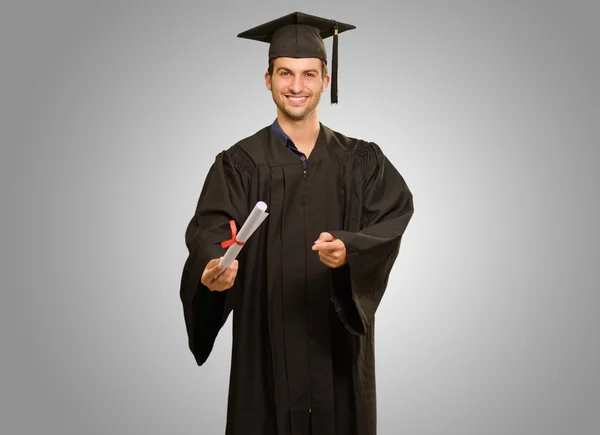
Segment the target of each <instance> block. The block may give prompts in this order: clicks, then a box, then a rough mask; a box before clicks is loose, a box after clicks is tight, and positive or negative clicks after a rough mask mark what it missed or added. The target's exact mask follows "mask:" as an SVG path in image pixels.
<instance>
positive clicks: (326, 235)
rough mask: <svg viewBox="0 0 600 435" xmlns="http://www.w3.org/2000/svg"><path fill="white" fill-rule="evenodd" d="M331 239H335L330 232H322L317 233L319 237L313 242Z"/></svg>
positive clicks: (329, 240)
mask: <svg viewBox="0 0 600 435" xmlns="http://www.w3.org/2000/svg"><path fill="white" fill-rule="evenodd" d="M333 240H335V237H333V236H332V235H331V234H330V233H327V232H324V233H321V234H319V238H318V239H317V240H315V243H321V242H331V241H333Z"/></svg>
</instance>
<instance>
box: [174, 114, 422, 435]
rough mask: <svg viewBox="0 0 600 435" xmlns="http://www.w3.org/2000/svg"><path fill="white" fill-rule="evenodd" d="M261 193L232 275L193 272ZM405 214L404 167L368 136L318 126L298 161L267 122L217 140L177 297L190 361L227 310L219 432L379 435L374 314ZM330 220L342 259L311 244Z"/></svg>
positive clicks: (201, 356)
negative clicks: (224, 284)
mask: <svg viewBox="0 0 600 435" xmlns="http://www.w3.org/2000/svg"><path fill="white" fill-rule="evenodd" d="M258 201H264V202H266V203H267V205H268V209H267V212H268V213H269V216H268V217H267V218H266V220H265V221H264V222H263V223H262V224H261V226H260V227H259V229H258V230H257V231H256V232H255V233H254V234H253V235H252V237H251V238H250V239H249V240H248V241H247V243H246V245H245V246H244V247H243V249H242V251H241V252H240V254H239V256H238V260H239V269H238V275H237V278H236V280H235V284H234V286H233V287H232V288H231V289H229V290H226V291H224V292H211V291H210V290H208V289H207V288H206V287H205V286H203V285H202V284H201V283H200V278H201V275H202V271H203V270H204V267H205V265H206V264H207V263H208V261H209V260H211V259H213V258H218V257H220V256H222V255H223V254H224V253H225V251H226V248H223V247H222V246H221V242H223V241H225V240H228V239H231V237H232V234H231V228H230V220H234V221H235V223H236V226H237V228H238V230H239V229H240V228H241V226H242V224H243V223H244V221H245V220H246V218H247V217H248V215H249V213H250V211H251V210H252V208H253V207H254V205H255V204H256V203H257V202H258ZM412 215H413V197H412V194H411V192H410V190H409V189H408V187H407V185H406V183H405V181H404V179H403V177H402V176H401V175H400V174H399V172H398V171H397V170H396V169H395V168H394V166H393V165H392V163H390V161H389V160H388V159H387V158H386V157H385V155H384V154H383V153H382V151H381V149H380V148H379V146H378V145H377V144H375V143H373V142H367V141H363V140H359V139H353V138H349V137H346V136H344V135H342V134H340V133H338V132H335V131H333V130H331V129H330V128H328V127H326V126H325V125H323V124H320V132H319V136H318V139H317V142H316V144H315V147H314V149H313V151H312V153H311V154H310V157H309V159H308V165H307V169H306V171H304V168H303V165H302V163H301V162H300V160H299V159H298V157H297V156H295V155H294V154H293V153H292V152H290V150H289V149H287V148H286V147H285V146H284V145H283V144H282V143H281V142H280V141H279V140H278V139H277V138H276V137H275V135H274V133H273V132H272V130H271V128H270V127H265V128H263V129H261V130H260V131H258V132H257V133H256V134H254V135H252V136H250V137H248V138H245V139H243V140H241V141H240V142H238V143H237V144H235V145H234V146H232V147H231V148H229V149H228V150H226V151H223V152H221V153H220V154H218V156H217V157H216V159H215V162H214V164H213V165H212V167H211V168H210V170H209V173H208V175H207V178H206V181H205V183H204V186H203V188H202V192H201V193H200V197H199V200H198V204H197V209H196V213H195V215H194V217H193V218H192V220H191V222H190V223H189V226H188V228H187V231H186V235H185V236H186V237H185V238H186V245H187V247H188V250H189V256H188V258H187V261H186V263H185V266H184V268H183V274H182V280H181V290H180V297H181V301H182V304H183V313H184V318H185V323H186V328H187V334H188V338H189V347H190V350H191V352H192V354H193V355H194V357H195V359H196V362H197V364H198V365H200V366H201V365H202V364H203V363H204V362H205V361H206V360H207V358H208V357H209V355H210V353H211V351H212V348H213V344H214V341H215V339H216V337H217V335H218V333H219V331H220V329H221V328H222V326H223V324H224V323H225V321H226V320H227V318H228V316H229V315H230V314H232V315H233V319H232V325H233V327H232V328H233V329H232V332H233V338H232V342H233V348H232V361H231V370H230V384H229V398H228V407H227V425H226V435H307V434H308V433H309V427H310V428H311V429H310V430H311V431H312V434H313V435H359V434H360V435H375V434H376V392H375V361H374V321H375V312H376V310H377V307H378V305H379V303H380V301H381V299H382V296H383V294H384V292H385V289H386V287H387V284H388V278H389V274H390V271H391V269H392V266H393V265H394V262H395V260H396V258H397V256H398V252H399V249H400V243H401V239H402V236H403V234H404V232H405V230H406V228H407V225H408V223H409V221H410V219H411V217H412ZM321 232H330V233H331V234H333V235H334V236H335V237H337V238H339V239H341V240H342V241H343V242H344V243H345V246H346V250H347V254H348V262H347V264H345V265H344V266H342V267H340V268H335V269H332V268H329V267H327V266H326V265H324V264H323V263H321V262H320V260H319V257H318V254H317V252H316V251H312V250H311V247H312V245H313V242H314V241H315V240H317V238H318V237H319V234H320V233H321Z"/></svg>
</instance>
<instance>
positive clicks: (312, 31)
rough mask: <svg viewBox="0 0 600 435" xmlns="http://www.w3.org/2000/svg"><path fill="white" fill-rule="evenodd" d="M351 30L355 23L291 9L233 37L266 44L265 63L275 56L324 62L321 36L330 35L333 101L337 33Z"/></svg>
mask: <svg viewBox="0 0 600 435" xmlns="http://www.w3.org/2000/svg"><path fill="white" fill-rule="evenodd" d="M352 29H356V26H353V25H352V24H345V23H340V22H339V21H334V20H329V19H326V18H321V17H316V16H314V15H308V14H304V13H302V12H293V13H291V14H288V15H285V16H283V17H281V18H277V19H275V20H272V21H269V22H267V23H265V24H261V25H260V26H256V27H254V28H252V29H250V30H246V31H245V32H242V33H240V34H239V35H237V36H238V38H245V39H252V40H255V41H260V42H267V43H269V44H270V46H269V62H270V61H271V60H273V59H275V58H277V57H293V58H306V57H316V58H318V59H321V60H322V61H324V62H325V63H327V52H326V50H325V44H324V43H323V39H326V38H329V37H330V36H333V50H332V51H333V52H332V56H331V63H332V65H331V103H332V104H336V103H337V102H338V95H337V94H338V92H337V70H338V58H337V52H338V34H339V33H342V32H345V31H346V30H352Z"/></svg>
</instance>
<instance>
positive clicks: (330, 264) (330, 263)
mask: <svg viewBox="0 0 600 435" xmlns="http://www.w3.org/2000/svg"><path fill="white" fill-rule="evenodd" d="M319 260H321V263H323V264H324V265H325V266H327V267H335V263H334V262H333V261H331V260H330V259H328V258H319Z"/></svg>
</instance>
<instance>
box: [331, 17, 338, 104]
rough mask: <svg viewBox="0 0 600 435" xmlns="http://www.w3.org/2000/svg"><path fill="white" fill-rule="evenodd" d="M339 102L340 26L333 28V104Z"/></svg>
mask: <svg viewBox="0 0 600 435" xmlns="http://www.w3.org/2000/svg"><path fill="white" fill-rule="evenodd" d="M337 102H338V26H337V24H335V27H334V28H333V53H332V55H331V104H337Z"/></svg>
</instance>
